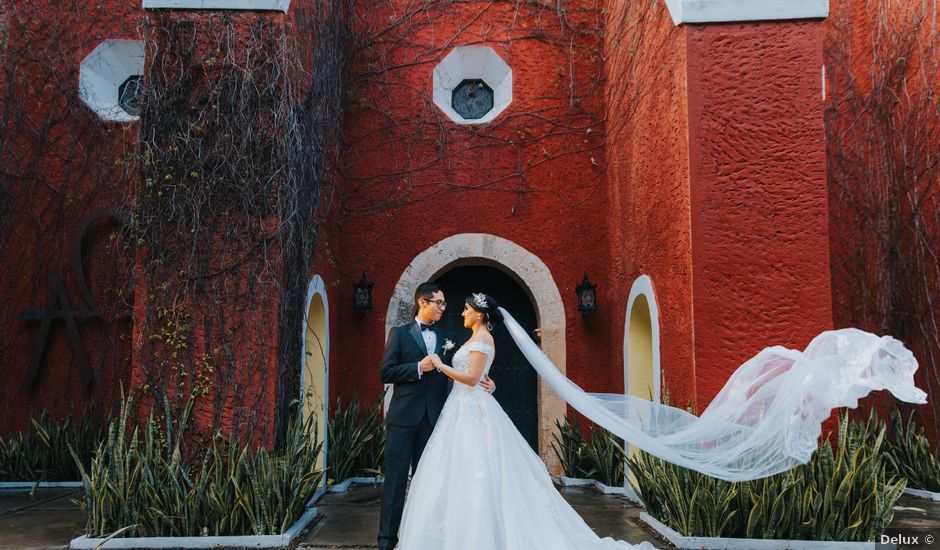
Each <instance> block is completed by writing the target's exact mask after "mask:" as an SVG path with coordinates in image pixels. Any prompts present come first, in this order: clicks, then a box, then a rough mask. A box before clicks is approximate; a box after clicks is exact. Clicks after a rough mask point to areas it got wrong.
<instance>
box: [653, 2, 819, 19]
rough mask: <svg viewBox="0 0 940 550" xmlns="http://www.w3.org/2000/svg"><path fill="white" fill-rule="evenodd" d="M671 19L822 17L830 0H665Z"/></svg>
mask: <svg viewBox="0 0 940 550" xmlns="http://www.w3.org/2000/svg"><path fill="white" fill-rule="evenodd" d="M665 1H666V8H668V9H669V15H670V16H672V22H673V23H675V24H676V25H681V24H683V23H724V22H728V21H780V20H784V19H821V18H825V17H828V15H829V0H665Z"/></svg>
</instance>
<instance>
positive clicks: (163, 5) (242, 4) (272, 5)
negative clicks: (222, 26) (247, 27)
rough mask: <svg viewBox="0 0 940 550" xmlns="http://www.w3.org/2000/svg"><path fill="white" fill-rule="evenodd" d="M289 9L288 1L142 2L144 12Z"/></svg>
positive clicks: (164, 0) (162, 0)
mask: <svg viewBox="0 0 940 550" xmlns="http://www.w3.org/2000/svg"><path fill="white" fill-rule="evenodd" d="M288 8H290V0H144V9H145V10H155V9H176V10H257V11H282V12H286V11H287V9H288Z"/></svg>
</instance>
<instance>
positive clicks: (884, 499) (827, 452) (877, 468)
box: [630, 415, 906, 541]
mask: <svg viewBox="0 0 940 550" xmlns="http://www.w3.org/2000/svg"><path fill="white" fill-rule="evenodd" d="M885 431H886V429H885V425H884V423H883V422H880V421H878V420H877V419H876V418H875V417H874V416H872V417H870V418H869V420H868V422H866V423H864V424H863V423H850V422H849V421H848V419H847V417H846V416H845V415H842V417H841V418H840V422H839V432H838V442H837V444H835V445H833V444H830V443H829V442H828V441H827V442H825V443H824V444H822V445H820V448H819V450H818V451H817V452H816V454H815V455H814V456H813V458H812V460H810V462H809V463H807V464H805V465H802V466H799V467H796V468H793V469H791V470H788V471H786V472H783V473H781V474H778V475H775V476H771V477H767V478H763V479H758V480H754V481H750V482H740V483H728V482H726V481H721V480H718V479H715V478H712V477H709V476H706V475H704V474H700V473H698V472H694V471H691V470H688V469H685V468H681V467H679V466H675V465H673V464H670V463H667V462H665V461H663V460H660V459H658V458H656V457H653V456H652V455H649V454H647V453H645V452H640V453H637V455H635V456H634V457H632V458H631V459H630V471H631V472H632V473H633V474H634V476H635V477H636V482H635V483H633V481H632V480H631V484H633V487H634V490H635V491H636V492H637V494H638V495H640V497H641V498H642V500H643V502H644V503H645V504H646V508H647V511H648V512H649V514H650V515H651V516H653V517H655V518H656V519H657V520H659V521H661V522H663V523H664V524H665V525H668V526H669V527H671V528H672V529H675V530H676V531H677V532H679V533H680V534H682V535H685V536H701V537H738V538H770V539H793V540H833V541H871V540H874V539H875V536H876V535H877V534H878V533H880V532H881V531H882V530H883V529H884V528H885V526H886V525H887V524H888V523H889V522H890V521H891V517H892V516H893V511H892V506H893V505H894V504H895V502H896V501H897V499H898V497H900V496H901V493H902V492H903V491H904V487H905V483H906V481H905V480H904V479H900V480H897V479H895V478H893V477H892V476H891V475H890V472H889V470H888V468H887V463H886V462H887V461H886V460H885V458H884V456H885V455H884V453H883V445H884V439H885Z"/></svg>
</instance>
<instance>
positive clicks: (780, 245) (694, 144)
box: [684, 21, 832, 406]
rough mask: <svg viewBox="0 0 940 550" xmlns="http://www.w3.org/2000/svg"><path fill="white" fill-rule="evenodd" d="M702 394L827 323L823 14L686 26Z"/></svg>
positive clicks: (704, 399) (800, 343)
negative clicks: (771, 349) (763, 353)
mask: <svg viewBox="0 0 940 550" xmlns="http://www.w3.org/2000/svg"><path fill="white" fill-rule="evenodd" d="M684 29H685V32H686V37H687V42H686V52H687V55H688V97H689V170H690V173H689V181H690V191H691V215H692V267H693V279H694V289H693V293H694V304H693V310H694V315H695V321H694V338H695V358H696V385H697V387H698V398H699V399H698V401H699V405H700V406H702V405H704V404H707V403H708V402H709V401H710V400H711V398H712V397H713V396H714V395H715V393H717V391H718V390H719V389H720V388H721V386H723V385H724V382H725V380H726V379H727V377H728V375H729V374H730V372H731V371H732V370H733V369H734V368H735V367H736V366H737V365H739V364H741V363H742V362H743V361H744V360H746V359H747V358H749V357H751V356H752V355H754V354H755V353H756V352H757V351H759V350H760V349H762V348H764V347H766V346H768V345H775V344H783V345H786V346H788V347H794V346H795V347H797V348H800V349H802V348H803V347H805V346H806V344H807V343H808V342H809V340H810V339H811V338H812V337H813V336H815V335H816V334H818V333H820V332H822V331H824V330H828V329H830V328H831V326H832V306H831V299H830V296H831V294H830V282H829V242H828V198H827V193H826V158H825V145H824V143H825V142H824V138H825V136H824V130H823V100H822V90H821V86H822V83H821V78H822V76H821V67H822V24H821V22H819V21H806V22H779V23H754V24H743V25H737V24H729V25H705V26H697V25H695V26H693V25H690V26H686V27H684Z"/></svg>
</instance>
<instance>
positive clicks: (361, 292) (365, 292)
mask: <svg viewBox="0 0 940 550" xmlns="http://www.w3.org/2000/svg"><path fill="white" fill-rule="evenodd" d="M353 288H354V289H355V292H356V293H355V294H354V295H353V309H358V310H362V311H364V310H367V309H372V283H370V282H369V281H368V280H366V272H365V271H363V272H362V278H361V279H359V281H358V282H355V283H353Z"/></svg>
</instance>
